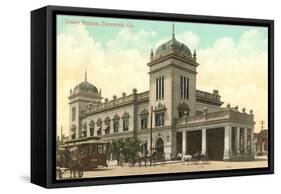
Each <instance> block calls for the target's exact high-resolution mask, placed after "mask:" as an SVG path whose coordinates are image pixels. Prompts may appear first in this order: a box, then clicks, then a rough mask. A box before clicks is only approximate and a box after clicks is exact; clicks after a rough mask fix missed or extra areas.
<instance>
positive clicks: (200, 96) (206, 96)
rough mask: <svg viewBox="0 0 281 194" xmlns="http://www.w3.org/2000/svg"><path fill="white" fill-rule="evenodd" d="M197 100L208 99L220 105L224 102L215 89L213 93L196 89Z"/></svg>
mask: <svg viewBox="0 0 281 194" xmlns="http://www.w3.org/2000/svg"><path fill="white" fill-rule="evenodd" d="M196 100H198V101H207V102H211V103H215V104H219V105H222V104H223V102H222V101H221V96H220V95H219V92H218V90H214V92H213V93H209V92H204V91H201V90H196Z"/></svg>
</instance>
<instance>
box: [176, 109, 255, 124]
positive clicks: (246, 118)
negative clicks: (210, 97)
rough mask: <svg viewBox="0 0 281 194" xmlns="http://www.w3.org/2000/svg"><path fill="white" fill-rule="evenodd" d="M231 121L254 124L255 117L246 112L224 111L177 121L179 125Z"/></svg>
mask: <svg viewBox="0 0 281 194" xmlns="http://www.w3.org/2000/svg"><path fill="white" fill-rule="evenodd" d="M225 119H227V120H229V121H242V122H249V123H252V122H254V115H253V114H248V113H245V112H238V111H235V110H232V109H224V110H220V111H216V112H210V113H205V114H203V115H196V116H191V117H187V118H181V119H178V120H177V124H179V125H180V124H188V123H190V124H191V123H199V122H203V121H204V122H205V121H217V120H225Z"/></svg>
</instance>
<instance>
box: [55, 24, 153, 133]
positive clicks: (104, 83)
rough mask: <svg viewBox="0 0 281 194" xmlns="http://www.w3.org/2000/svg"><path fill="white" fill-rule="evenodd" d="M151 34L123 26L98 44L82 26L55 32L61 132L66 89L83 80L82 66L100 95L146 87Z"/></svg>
mask: <svg viewBox="0 0 281 194" xmlns="http://www.w3.org/2000/svg"><path fill="white" fill-rule="evenodd" d="M155 35H156V32H153V31H145V30H141V31H140V32H138V33H136V34H134V33H132V32H131V30H130V29H128V28H123V29H122V30H120V32H119V33H118V34H117V35H116V36H115V37H112V39H111V40H110V41H108V42H107V43H106V44H102V43H101V42H98V41H97V40H95V39H94V38H93V37H91V36H90V35H89V33H88V32H87V30H86V29H85V27H84V26H76V27H75V28H71V29H67V30H66V31H64V32H63V33H61V34H59V36H58V45H57V47H58V53H57V56H58V57H57V63H58V93H57V94H58V111H59V113H58V120H59V122H58V123H61V125H63V126H64V132H65V134H68V111H65V110H68V102H67V97H68V95H69V90H70V89H71V88H73V87H74V86H75V85H77V84H78V83H79V82H82V81H83V80H84V69H86V67H87V72H88V80H89V82H91V83H93V84H94V85H95V86H96V87H98V88H102V93H103V96H104V97H107V98H109V99H110V98H112V95H113V94H116V95H117V96H120V95H121V93H122V92H126V93H127V94H129V93H131V92H132V89H133V88H137V89H138V91H145V90H147V89H148V86H149V80H148V76H147V72H148V67H147V66H146V63H147V62H148V57H149V50H150V48H149V44H148V41H149V38H150V37H152V36H155ZM124 78H126V79H124ZM128 80H129V82H128ZM113 86H115V87H113ZM58 127H59V126H58Z"/></svg>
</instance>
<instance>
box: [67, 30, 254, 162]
mask: <svg viewBox="0 0 281 194" xmlns="http://www.w3.org/2000/svg"><path fill="white" fill-rule="evenodd" d="M198 65H199V63H197V56H196V51H195V50H194V52H193V53H192V52H191V51H190V49H189V48H188V46H186V45H185V44H183V43H181V42H179V41H177V40H176V37H175V34H174V30H173V33H172V37H171V39H170V40H169V41H167V42H165V43H163V44H162V45H161V46H159V47H158V48H157V49H156V50H155V51H153V50H151V52H150V61H149V62H148V63H147V66H148V76H149V91H144V92H138V91H137V89H133V90H132V93H130V94H126V93H122V96H120V97H117V96H116V95H114V96H113V97H112V98H111V99H108V98H104V97H102V94H101V91H98V89H97V88H96V86H94V85H93V84H92V83H89V82H88V81H87V74H86V73H85V80H84V81H83V82H81V83H80V84H79V85H77V86H75V87H74V88H73V89H71V90H70V95H69V97H68V99H69V107H70V112H69V126H70V128H69V130H70V136H69V138H70V139H77V138H84V137H90V136H99V137H101V138H102V139H105V140H107V141H109V142H111V141H112V140H114V139H119V138H128V137H137V138H138V139H139V140H141V141H142V142H143V146H144V147H145V149H147V150H149V148H150V130H151V126H152V148H153V149H154V150H156V151H157V152H161V153H163V156H164V157H165V159H167V160H169V159H171V157H172V156H176V155H177V154H178V153H182V154H189V155H193V154H195V153H201V154H204V155H207V156H208V158H209V159H210V160H245V159H253V157H254V153H253V152H254V151H253V150H254V145H253V134H254V125H255V122H254V115H253V111H252V110H250V111H249V112H246V109H245V108H242V109H241V108H240V109H241V110H239V107H238V106H231V105H230V104H227V105H226V106H222V105H223V102H222V101H221V96H220V94H219V91H218V90H216V89H214V90H213V92H205V91H201V90H198V89H197V87H196V76H197V73H198V72H197V67H198ZM199 73H200V72H199ZM151 118H152V125H151V121H150V120H151Z"/></svg>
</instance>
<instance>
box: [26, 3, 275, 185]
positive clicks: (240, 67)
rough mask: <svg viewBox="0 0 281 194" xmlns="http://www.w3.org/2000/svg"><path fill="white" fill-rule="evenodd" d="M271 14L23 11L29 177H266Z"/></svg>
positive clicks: (68, 181) (49, 181) (269, 167)
mask: <svg viewBox="0 0 281 194" xmlns="http://www.w3.org/2000/svg"><path fill="white" fill-rule="evenodd" d="M273 26H274V23H273V21H272V20H263V19H245V18H243V19H242V18H227V17H214V16H196V15H183V14H170V13H151V12H136V11H120V10H104V9H91V8H73V7H57V6H47V7H44V8H40V9H38V10H34V11H32V12H31V182H33V183H35V184H38V185H41V186H44V187H47V188H54V187H69V186H83V185H101V184H117V183H133V182H147V181H164V180H165V181H167V180H179V179H193V178H209V177H226V176H240V175H257V174H271V173H273V157H274V155H273V133H274V131H273V129H274V127H273V113H274V110H273V54H274V53H273V48H274V46H273V40H274V37H273Z"/></svg>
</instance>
